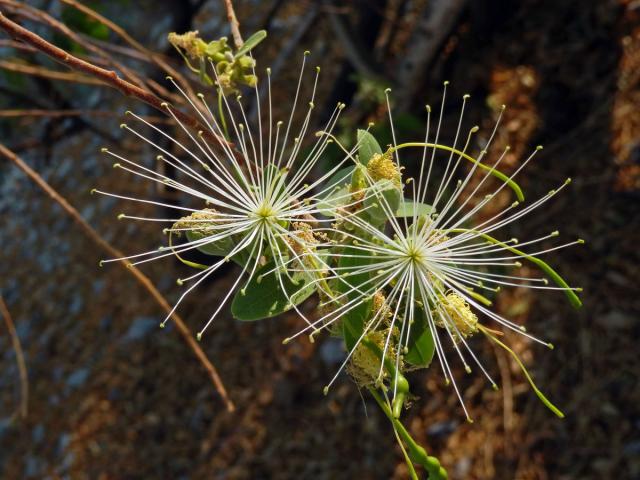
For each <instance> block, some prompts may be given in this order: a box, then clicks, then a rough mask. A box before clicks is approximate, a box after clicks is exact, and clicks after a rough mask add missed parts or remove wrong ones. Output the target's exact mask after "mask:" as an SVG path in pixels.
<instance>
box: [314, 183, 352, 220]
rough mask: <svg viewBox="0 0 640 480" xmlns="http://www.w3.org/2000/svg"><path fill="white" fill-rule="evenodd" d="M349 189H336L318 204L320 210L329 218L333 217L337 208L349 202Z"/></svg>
mask: <svg viewBox="0 0 640 480" xmlns="http://www.w3.org/2000/svg"><path fill="white" fill-rule="evenodd" d="M350 198H351V196H350V195H349V187H342V188H335V189H333V190H332V191H331V192H329V194H328V195H327V196H325V197H324V198H323V199H322V200H320V201H319V202H318V204H317V207H318V210H320V213H322V214H323V215H326V216H327V217H333V216H334V214H335V209H336V207H339V206H340V205H344V204H345V203H347V202H348V201H349V199H350Z"/></svg>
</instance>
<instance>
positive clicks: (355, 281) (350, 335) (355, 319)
mask: <svg viewBox="0 0 640 480" xmlns="http://www.w3.org/2000/svg"><path fill="white" fill-rule="evenodd" d="M343 254H344V255H356V256H357V257H340V260H339V261H338V267H339V268H340V270H339V271H340V272H351V271H352V270H343V269H344V268H345V267H346V268H349V267H353V268H354V269H355V268H357V267H363V266H366V265H369V264H370V263H371V257H368V256H366V252H365V251H364V250H361V249H358V248H353V247H346V248H345V249H344V250H343ZM370 275H371V274H370V273H360V274H357V275H344V276H342V277H340V279H338V280H336V282H337V284H336V287H335V290H336V291H337V292H339V293H346V292H348V291H349V290H351V289H352V288H354V287H355V288H360V287H361V286H362V285H364V284H365V283H366V282H367V280H369V278H370ZM370 288H371V287H370V285H364V287H362V290H364V291H366V290H367V289H370ZM359 297H362V293H360V292H358V291H353V292H351V293H348V294H347V295H346V298H347V299H346V300H345V303H346V302H347V301H349V300H354V299H356V298H359ZM372 304H373V300H372V299H370V298H366V299H363V300H362V302H361V303H360V304H359V305H358V306H356V307H354V308H352V309H351V310H349V311H348V312H347V313H345V314H344V315H342V336H343V338H344V342H345V345H346V347H347V349H349V350H351V349H352V348H353V347H354V346H355V345H356V343H357V341H358V339H359V338H360V337H361V336H362V333H363V332H364V327H365V325H366V321H367V320H368V319H369V317H370V315H371V306H372Z"/></svg>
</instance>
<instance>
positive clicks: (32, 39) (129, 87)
mask: <svg viewBox="0 0 640 480" xmlns="http://www.w3.org/2000/svg"><path fill="white" fill-rule="evenodd" d="M0 28H2V29H3V30H4V31H5V32H7V33H8V34H9V35H10V36H11V37H13V38H15V39H17V40H22V41H23V42H25V43H27V44H28V45H31V46H33V47H35V48H37V49H38V50H39V51H40V52H42V53H44V54H45V55H47V56H49V57H51V58H52V59H54V60H56V61H58V62H60V63H62V64H64V65H66V66H67V67H69V68H71V69H72V70H76V71H79V72H82V73H86V74H89V75H90V76H92V77H95V78H98V79H99V80H101V81H102V82H104V83H105V84H107V85H108V86H110V87H113V88H115V89H116V90H118V91H120V92H121V93H122V94H123V95H125V96H127V97H133V98H137V99H138V100H141V101H143V102H145V103H146V104H148V105H151V106H152V107H153V108H155V109H157V110H159V111H161V112H163V113H167V107H166V105H167V104H166V102H164V101H163V100H162V99H160V98H158V97H156V96H155V95H154V94H153V93H151V92H149V91H147V90H145V89H143V88H140V87H138V86H136V85H133V84H132V83H130V82H127V81H126V80H123V79H122V78H120V77H119V76H118V74H117V73H116V72H115V71H113V70H106V69H104V68H100V67H97V66H96V65H93V64H91V63H89V62H86V61H85V60H82V59H81V58H78V57H75V56H73V55H71V54H70V53H69V52H67V51H65V50H63V49H61V48H58V47H56V46H55V45H53V44H51V43H49V42H47V41H46V40H45V39H44V38H42V37H40V36H39V35H36V34H35V33H33V32H30V31H29V30H27V29H26V28H24V27H22V26H20V25H18V24H17V23H15V22H13V21H11V20H9V19H8V18H7V17H6V16H5V15H4V14H3V13H2V12H0ZM171 110H172V112H173V114H175V116H176V117H177V118H178V120H180V122H182V123H183V124H185V125H187V126H189V127H191V128H193V129H195V130H202V131H203V134H204V135H205V136H206V137H207V138H210V139H213V140H215V141H216V143H217V144H218V145H223V144H228V143H227V142H226V140H224V139H222V138H221V137H219V136H218V135H216V134H215V133H213V132H211V130H210V129H208V128H205V127H203V126H202V125H201V124H200V122H198V120H197V119H196V118H194V117H192V116H191V115H188V114H186V113H184V112H182V111H180V110H178V109H173V108H172V109H171Z"/></svg>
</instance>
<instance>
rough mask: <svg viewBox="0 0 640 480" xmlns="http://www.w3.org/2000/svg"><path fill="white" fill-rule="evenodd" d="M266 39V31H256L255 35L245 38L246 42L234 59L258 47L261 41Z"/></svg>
mask: <svg viewBox="0 0 640 480" xmlns="http://www.w3.org/2000/svg"><path fill="white" fill-rule="evenodd" d="M265 38H267V31H266V30H258V31H257V32H256V33H254V34H253V35H251V36H250V37H249V38H247V40H246V42H244V43H243V44H242V46H241V47H240V48H239V49H238V51H237V52H236V54H235V57H234V58H240V57H241V56H243V55H246V54H247V53H249V52H250V51H251V49H253V48H254V47H255V46H256V45H258V44H259V43H260V42H261V41H262V40H264V39H265Z"/></svg>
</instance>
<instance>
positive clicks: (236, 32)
mask: <svg viewBox="0 0 640 480" xmlns="http://www.w3.org/2000/svg"><path fill="white" fill-rule="evenodd" d="M224 8H226V9H227V20H229V26H230V27H231V35H232V36H233V43H235V45H236V48H240V47H241V46H242V44H243V43H244V41H243V40H242V35H240V22H238V18H237V17H236V12H235V10H234V9H233V2H232V1H231V0H224Z"/></svg>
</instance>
